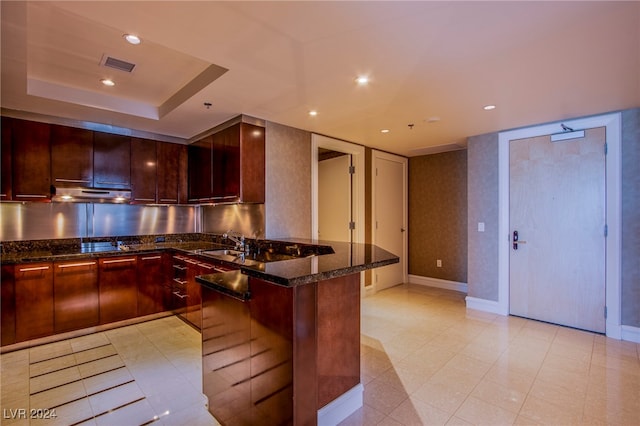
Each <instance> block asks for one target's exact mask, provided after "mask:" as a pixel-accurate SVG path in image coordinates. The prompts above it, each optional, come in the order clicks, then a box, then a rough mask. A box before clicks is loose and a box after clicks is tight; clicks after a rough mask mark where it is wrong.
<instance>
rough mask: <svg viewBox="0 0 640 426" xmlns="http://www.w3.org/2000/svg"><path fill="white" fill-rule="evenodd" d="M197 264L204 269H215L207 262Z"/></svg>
mask: <svg viewBox="0 0 640 426" xmlns="http://www.w3.org/2000/svg"><path fill="white" fill-rule="evenodd" d="M198 266H202V267H203V268H205V269H216V268H215V267H214V266H213V265H209V264H208V263H198Z"/></svg>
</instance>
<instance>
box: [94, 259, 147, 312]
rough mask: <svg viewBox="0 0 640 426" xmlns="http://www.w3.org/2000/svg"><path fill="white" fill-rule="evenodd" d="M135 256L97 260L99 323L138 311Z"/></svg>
mask: <svg viewBox="0 0 640 426" xmlns="http://www.w3.org/2000/svg"><path fill="white" fill-rule="evenodd" d="M136 265H137V256H135V255H132V256H124V257H107V258H104V259H100V260H99V268H100V269H99V277H100V282H99V288H100V324H107V323H110V322H114V321H121V320H125V319H129V318H134V317H135V316H136V315H137V313H138V290H137V286H136V279H137V271H136Z"/></svg>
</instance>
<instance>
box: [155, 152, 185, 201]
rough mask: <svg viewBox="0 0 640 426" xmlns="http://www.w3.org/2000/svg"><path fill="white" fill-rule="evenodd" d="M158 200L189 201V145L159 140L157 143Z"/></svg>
mask: <svg viewBox="0 0 640 426" xmlns="http://www.w3.org/2000/svg"><path fill="white" fill-rule="evenodd" d="M156 149H157V158H158V170H157V180H158V183H157V190H158V193H157V202H158V203H159V204H176V203H179V204H184V203H186V202H187V179H188V178H187V162H188V159H187V146H186V145H179V144H175V143H165V142H158V143H157V145H156Z"/></svg>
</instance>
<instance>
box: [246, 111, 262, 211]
mask: <svg viewBox="0 0 640 426" xmlns="http://www.w3.org/2000/svg"><path fill="white" fill-rule="evenodd" d="M240 139H241V149H240V174H241V175H240V199H241V200H242V201H244V202H250V203H264V200H265V195H264V194H265V189H264V182H265V177H264V174H265V148H264V144H265V129H264V127H259V126H254V125H252V124H248V123H242V124H241V134H240Z"/></svg>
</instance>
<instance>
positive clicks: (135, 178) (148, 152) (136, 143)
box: [131, 138, 158, 204]
mask: <svg viewBox="0 0 640 426" xmlns="http://www.w3.org/2000/svg"><path fill="white" fill-rule="evenodd" d="M156 144H157V143H156V141H152V140H149V139H138V138H132V139H131V202H132V203H142V204H144V203H155V202H156V201H157V200H156V193H157V191H156V180H157V179H156V174H157V170H158V159H157V156H156Z"/></svg>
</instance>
